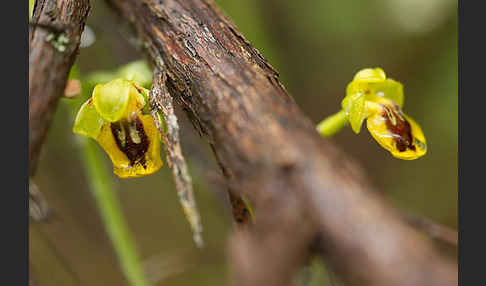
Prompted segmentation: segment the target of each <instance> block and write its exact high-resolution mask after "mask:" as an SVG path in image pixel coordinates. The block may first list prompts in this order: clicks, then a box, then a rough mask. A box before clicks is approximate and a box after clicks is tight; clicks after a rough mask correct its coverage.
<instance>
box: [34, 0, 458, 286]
mask: <svg viewBox="0 0 486 286" xmlns="http://www.w3.org/2000/svg"><path fill="white" fill-rule="evenodd" d="M216 3H217V4H219V5H220V6H221V7H222V9H223V11H224V12H225V13H226V14H227V15H228V16H229V17H230V18H231V19H233V21H234V22H235V23H236V25H237V26H238V27H239V29H240V30H241V32H242V33H243V34H244V35H245V36H246V37H247V39H249V40H250V41H251V43H252V44H253V45H254V46H255V47H257V48H258V49H259V50H260V51H261V53H262V54H263V55H264V56H265V57H266V58H267V59H268V60H269V62H270V63H271V64H272V65H273V66H274V67H275V68H276V69H277V70H278V71H279V72H280V78H281V81H282V82H283V84H284V85H285V87H286V88H287V90H288V91H289V93H290V94H291V95H292V96H293V97H294V98H295V100H296V102H297V104H298V105H299V106H300V107H301V108H302V110H303V111H304V112H305V113H306V114H307V115H308V116H309V117H310V118H311V119H312V120H313V121H314V122H315V123H317V122H319V121H320V120H321V119H323V118H324V117H325V116H327V115H330V114H331V113H334V112H336V111H338V109H339V108H340V102H341V100H342V98H343V96H344V92H345V87H346V85H347V84H348V82H350V81H351V79H352V77H353V76H354V74H355V73H356V72H357V71H358V70H360V69H362V68H365V67H382V68H383V69H384V70H385V72H386V73H387V75H388V76H389V77H391V78H394V79H396V80H398V81H400V82H402V83H403V84H404V87H405V107H404V110H405V112H406V113H407V114H409V115H411V116H412V117H413V118H415V119H416V121H418V122H419V123H420V125H421V126H422V128H423V130H424V133H425V135H426V138H427V143H428V154H427V155H426V156H425V157H423V158H421V159H419V160H415V161H401V160H397V159H394V158H393V157H392V156H391V155H390V154H389V153H388V152H386V151H385V150H383V149H382V148H380V147H379V146H378V144H377V143H376V142H375V141H374V140H373V139H372V137H371V136H370V134H369V133H368V131H367V130H366V129H363V130H365V131H364V132H362V133H361V134H359V135H355V134H354V133H353V132H352V131H351V129H350V128H349V127H347V128H345V129H344V130H342V131H341V132H340V133H338V134H337V135H336V136H335V137H333V138H332V139H331V140H333V141H334V142H335V143H336V144H337V145H339V146H340V147H341V148H342V149H343V150H344V151H345V152H347V153H349V154H350V155H351V156H353V157H354V158H355V159H356V160H357V161H359V162H360V164H361V165H362V167H363V169H364V170H365V172H366V173H367V175H368V176H369V177H370V179H371V181H372V183H373V184H374V185H375V186H376V189H377V190H378V191H379V192H382V193H383V194H384V195H385V196H386V197H388V198H389V199H390V201H391V203H392V204H394V205H395V206H396V207H397V208H400V209H403V210H406V211H409V212H412V213H416V214H422V215H424V216H425V217H428V218H431V219H434V220H436V221H438V222H440V223H443V224H445V225H448V226H451V227H453V228H456V227H457V197H458V189H457V173H458V171H457V147H458V146H457V142H458V137H457V133H458V130H457V129H458V125H457V123H458V111H457V109H458V106H457V102H458V91H457V87H458V64H457V58H458V56H457V1H452V0H429V1H421V0H408V1H407V0H369V1H359V0H340V1H336V0H334V1H332V0H327V1H324V0H308V1H292V0H286V1H284V0H217V1H216ZM88 26H89V27H90V28H91V29H92V31H93V32H94V35H95V37H96V41H95V42H94V44H93V45H91V46H89V47H86V48H82V49H81V50H80V54H79V57H78V61H77V62H78V66H79V68H80V72H81V74H87V73H89V72H92V71H96V70H100V69H114V68H117V67H118V66H119V65H121V64H124V63H128V62H129V61H132V60H136V59H140V58H141V57H143V54H142V53H141V52H140V51H137V50H136V49H135V48H134V46H133V45H131V42H133V41H135V38H133V36H132V35H131V33H130V28H129V27H127V26H126V24H124V23H123V21H122V20H121V19H119V18H118V17H116V16H115V15H113V13H112V11H111V10H110V9H109V8H108V7H107V6H106V4H105V3H104V1H92V11H91V14H90V16H89V18H88ZM178 114H179V115H180V116H179V120H180V122H181V124H182V142H183V148H184V149H183V152H184V153H185V155H186V157H187V160H188V162H189V164H190V169H191V174H192V176H193V179H194V188H195V192H196V198H197V203H198V206H199V210H200V212H201V216H202V221H203V224H204V237H205V240H206V243H207V247H206V248H205V249H204V250H203V251H199V250H197V249H196V248H195V246H194V244H193V242H192V235H191V232H190V228H189V225H188V223H187V222H186V220H185V218H184V215H183V213H182V210H181V207H180V205H179V202H178V200H177V196H176V192H175V190H174V186H173V183H172V179H171V176H170V172H169V170H168V168H167V167H166V166H165V167H163V168H162V169H161V170H160V171H159V172H157V173H156V174H155V175H152V176H148V177H143V178H138V179H128V180H120V179H118V178H116V177H115V176H113V180H114V181H115V183H116V186H117V191H118V193H119V195H120V197H121V201H122V205H123V209H124V212H125V216H126V218H127V220H128V223H129V226H130V229H131V230H132V231H133V233H134V236H135V239H136V242H137V246H138V249H139V252H140V253H141V256H142V259H143V262H144V265H145V266H146V267H147V271H148V275H149V277H150V278H151V279H152V280H153V281H155V282H156V283H155V285H223V284H228V282H229V283H231V262H230V261H229V260H228V257H227V251H226V248H227V245H228V238H229V237H230V230H231V217H230V212H229V209H228V202H227V199H226V197H225V193H224V188H223V187H222V186H221V185H219V184H218V180H214V179H212V180H211V179H210V178H214V177H215V176H217V175H219V174H220V171H219V169H218V168H217V166H216V164H215V161H214V158H213V156H212V154H211V152H210V151H209V148H208V146H207V144H206V142H204V140H203V139H201V138H199V136H198V135H197V134H196V132H195V131H194V129H193V127H192V126H191V125H190V124H189V123H188V121H187V119H186V118H185V115H184V114H183V113H182V112H180V111H178ZM72 123H73V122H72V118H71V115H70V110H69V108H68V104H67V102H66V99H63V100H62V101H61V103H60V104H59V105H58V110H57V112H56V115H55V118H54V121H53V124H52V126H51V128H50V131H49V134H48V138H47V141H46V144H45V145H44V147H43V151H42V154H41V159H40V164H39V168H38V172H37V174H36V176H35V178H34V179H35V182H36V183H37V185H38V187H39V189H40V190H41V191H42V192H43V194H44V195H45V197H46V199H47V200H48V202H49V204H50V206H51V208H52V210H53V216H52V217H51V218H50V219H49V220H47V221H45V222H33V221H31V223H30V256H31V264H32V275H33V277H34V278H35V279H36V280H37V284H38V285H127V282H126V280H125V278H124V276H123V274H122V273H121V272H120V270H119V267H118V264H117V260H116V255H115V253H114V251H113V249H112V247H111V244H110V241H109V240H108V238H107V235H106V234H105V231H104V228H103V225H102V223H101V219H100V216H99V214H98V211H97V208H96V205H95V201H94V200H93V196H92V194H91V192H90V189H89V187H88V184H87V178H86V176H85V174H84V171H83V169H82V165H81V161H80V159H79V155H80V154H79V152H78V149H77V145H76V144H77V135H74V134H73V133H72V132H71V127H72ZM100 150H101V149H100ZM104 156H105V159H108V158H107V156H106V155H104ZM106 164H107V166H108V165H109V164H110V163H109V161H108V160H106ZM443 249H444V251H445V252H448V253H449V252H451V253H453V254H455V249H449V248H447V247H445V246H443ZM321 274H322V273H320V274H319V273H318V274H315V275H314V280H313V282H312V283H311V284H312V285H313V284H315V285H318V284H319V285H323V283H324V284H326V282H325V281H322V280H325V279H324V276H323V275H321ZM37 284H36V285H37Z"/></svg>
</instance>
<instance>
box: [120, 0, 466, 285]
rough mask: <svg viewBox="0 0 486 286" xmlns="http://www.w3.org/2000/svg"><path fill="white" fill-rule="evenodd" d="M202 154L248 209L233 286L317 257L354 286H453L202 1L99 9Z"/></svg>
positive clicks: (131, 2)
mask: <svg viewBox="0 0 486 286" xmlns="http://www.w3.org/2000/svg"><path fill="white" fill-rule="evenodd" d="M111 3H112V4H113V6H114V7H116V8H117V9H118V10H119V12H120V14H121V15H123V16H124V17H125V18H126V19H128V20H129V21H131V22H132V23H133V24H134V25H135V27H136V29H137V31H138V33H139V36H140V38H141V40H142V42H143V43H144V47H145V48H146V49H147V51H148V52H149V54H150V57H151V59H152V61H153V62H154V64H155V65H156V66H157V68H158V69H160V70H164V71H166V73H167V77H168V78H167V86H168V88H169V92H170V93H171V95H172V96H174V98H175V100H176V101H177V102H178V103H179V104H181V105H182V107H183V108H184V109H185V110H186V111H187V114H188V116H189V118H190V119H191V121H192V122H193V124H194V126H195V127H196V128H197V130H198V131H199V132H200V133H201V135H202V136H205V137H206V138H207V139H208V141H209V143H210V144H211V146H212V148H213V150H214V152H215V155H216V158H217V160H218V162H219V164H220V166H221V168H222V170H223V173H224V175H225V176H226V178H227V180H228V181H229V182H228V185H229V186H230V189H231V192H232V193H235V194H239V195H244V196H245V197H247V198H248V199H249V200H250V201H251V202H252V206H254V209H255V213H256V220H255V223H254V224H253V225H251V227H248V228H245V229H240V230H237V231H236V233H235V236H234V238H233V240H232V242H233V244H232V248H231V249H232V251H231V254H232V256H233V257H232V258H233V259H234V261H233V262H234V265H235V267H236V269H235V270H236V276H237V277H236V280H237V281H238V283H239V284H240V285H290V283H291V278H292V274H293V272H294V270H295V269H297V268H298V267H299V266H300V265H301V263H302V262H304V261H305V260H306V259H307V258H308V256H309V250H310V249H311V245H313V242H315V241H316V240H315V239H316V237H319V240H318V241H319V244H318V247H317V248H313V249H314V250H318V251H319V252H320V253H323V254H324V255H325V256H326V259H327V261H329V263H330V264H331V267H332V268H333V269H334V270H336V271H337V273H338V274H340V276H341V277H342V278H343V279H345V280H346V281H347V282H349V283H351V284H354V285H387V286H388V285H398V286H400V285H457V265H456V264H455V263H453V262H450V261H446V260H444V258H442V257H441V256H440V255H439V253H438V252H437V251H436V250H435V249H434V247H433V245H432V244H431V242H430V241H428V239H427V238H426V237H425V236H424V235H423V234H421V233H419V232H418V231H416V230H415V229H413V228H412V227H410V226H409V225H408V224H407V223H406V222H404V221H403V219H402V217H401V215H400V214H399V213H398V212H396V211H395V210H394V209H392V208H391V207H389V205H388V204H387V202H385V201H384V200H383V199H382V198H381V197H379V195H378V194H376V193H375V192H373V190H372V189H371V188H370V187H369V184H368V182H367V181H366V179H365V178H364V177H363V176H362V174H361V171H360V170H359V169H358V168H357V167H356V164H355V163H354V162H352V161H350V160H349V158H347V157H346V156H344V155H343V154H342V152H340V151H339V150H338V149H337V148H335V146H333V145H332V144H331V143H330V142H328V141H326V140H325V139H323V138H321V137H320V136H319V134H318V133H317V132H316V130H315V126H314V124H313V123H312V122H311V121H310V120H309V119H308V118H307V117H305V116H304V115H303V114H302V112H301V111H300V109H299V108H298V107H297V105H296V104H295V102H294V101H293V99H292V98H291V97H290V96H289V95H288V94H287V93H286V91H285V89H284V88H283V86H282V85H281V84H280V83H279V81H278V73H277V72H276V71H275V70H274V69H273V68H272V67H271V66H270V65H269V64H268V63H267V62H266V61H265V59H264V58H263V57H262V55H261V54H260V53H259V52H258V51H257V50H256V49H255V48H253V46H252V45H251V44H250V43H249V42H248V41H247V40H246V39H245V38H244V37H243V36H242V35H241V34H240V32H239V31H238V30H237V28H236V27H235V25H234V24H233V23H231V22H230V21H229V20H228V19H227V18H226V17H225V16H223V15H222V13H221V12H220V11H219V10H218V9H217V8H216V7H215V5H214V4H213V3H212V2H210V1H204V0H165V1H155V0H154V1H149V0H146V1H140V0H125V1H116V0H111Z"/></svg>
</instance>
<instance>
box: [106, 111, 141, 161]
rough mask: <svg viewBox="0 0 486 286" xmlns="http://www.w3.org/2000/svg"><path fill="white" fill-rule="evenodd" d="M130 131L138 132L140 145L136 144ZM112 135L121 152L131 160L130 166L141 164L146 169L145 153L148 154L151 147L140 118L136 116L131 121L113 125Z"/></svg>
mask: <svg viewBox="0 0 486 286" xmlns="http://www.w3.org/2000/svg"><path fill="white" fill-rule="evenodd" d="M130 130H132V132H136V134H137V135H138V137H139V138H140V142H139V143H135V142H134V140H133V138H132V136H131V135H130ZM111 133H112V134H113V137H114V138H115V142H116V145H117V146H118V148H119V149H120V151H122V152H123V153H124V154H125V155H126V156H127V158H128V160H130V166H133V165H134V164H138V163H140V164H142V166H143V167H144V169H146V168H147V166H146V161H145V153H147V150H148V147H149V139H148V137H147V134H145V130H144V129H143V124H142V121H141V120H140V118H138V116H135V117H134V118H133V119H131V120H130V121H129V120H125V119H123V120H121V121H118V122H113V123H111ZM137 141H138V140H137Z"/></svg>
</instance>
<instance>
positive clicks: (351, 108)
mask: <svg viewBox="0 0 486 286" xmlns="http://www.w3.org/2000/svg"><path fill="white" fill-rule="evenodd" d="M341 106H342V108H343V110H344V111H345V112H346V115H347V117H348V121H349V123H350V124H351V128H352V129H353V131H354V132H355V133H359V132H360V130H361V125H362V124H363V121H364V120H365V119H366V111H365V96H364V94H362V93H360V92H356V93H348V95H346V97H344V99H343V101H342V102H341Z"/></svg>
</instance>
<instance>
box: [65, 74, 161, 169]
mask: <svg viewBox="0 0 486 286" xmlns="http://www.w3.org/2000/svg"><path fill="white" fill-rule="evenodd" d="M147 94H148V90H146V89H145V88H143V87H140V86H138V85H136V84H135V83H134V82H133V81H130V80H126V79H115V80H112V81H110V82H108V83H106V84H98V85H97V86H96V87H95V88H94V90H93V94H92V96H91V98H90V99H88V101H86V102H85V103H84V104H83V105H82V106H81V109H80V110H79V112H78V114H77V116H76V120H75V123H74V127H73V132H74V133H77V134H80V135H83V136H87V137H91V138H93V139H95V140H96V141H98V143H99V144H100V145H101V147H102V148H103V149H104V150H105V151H106V153H108V155H109V157H110V159H111V161H112V163H113V168H114V173H115V174H116V175H117V176H119V177H120V178H134V177H141V176H145V175H150V174H152V173H154V172H156V171H157V170H158V169H160V167H161V166H162V160H161V159H160V133H159V132H158V130H157V128H156V126H155V123H154V120H153V118H152V116H151V115H150V114H146V112H144V107H146V105H147V104H148V98H147Z"/></svg>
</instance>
